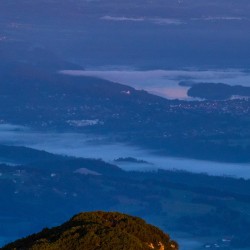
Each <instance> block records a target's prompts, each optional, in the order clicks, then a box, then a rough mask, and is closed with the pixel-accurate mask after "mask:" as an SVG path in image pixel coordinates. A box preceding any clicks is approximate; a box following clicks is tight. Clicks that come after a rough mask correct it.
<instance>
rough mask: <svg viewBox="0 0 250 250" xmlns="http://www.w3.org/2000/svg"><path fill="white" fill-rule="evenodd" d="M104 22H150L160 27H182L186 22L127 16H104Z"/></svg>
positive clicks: (172, 19)
mask: <svg viewBox="0 0 250 250" xmlns="http://www.w3.org/2000/svg"><path fill="white" fill-rule="evenodd" d="M101 19H102V20H106V21H113V22H150V23H154V24H158V25H180V24H184V22H183V21H182V20H180V19H174V18H160V17H156V18H145V17H125V16H103V17H101Z"/></svg>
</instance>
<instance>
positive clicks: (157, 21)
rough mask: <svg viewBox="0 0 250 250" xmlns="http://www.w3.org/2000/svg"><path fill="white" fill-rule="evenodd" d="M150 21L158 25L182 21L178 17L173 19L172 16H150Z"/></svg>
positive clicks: (181, 22) (175, 23) (174, 23)
mask: <svg viewBox="0 0 250 250" xmlns="http://www.w3.org/2000/svg"><path fill="white" fill-rule="evenodd" d="M150 21H151V22H153V23H155V24H160V25H181V24H184V22H183V21H182V20H180V19H173V18H152V19H150Z"/></svg>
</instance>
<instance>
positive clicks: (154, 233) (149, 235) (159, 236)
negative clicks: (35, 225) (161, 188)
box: [2, 212, 178, 250]
mask: <svg viewBox="0 0 250 250" xmlns="http://www.w3.org/2000/svg"><path fill="white" fill-rule="evenodd" d="M10 249H16V250H18V249H22V250H24V249H33V250H35V249H36V250H38V249H40V250H42V249H47V250H49V249H51V250H52V249H61V250H64V249H65V250H68V249H71V250H77V249H86V250H87V249H91V250H95V249H102V250H108V249H109V250H111V249H116V250H120V249H126V250H140V249H141V250H150V249H160V250H170V249H172V250H174V249H178V245H177V243H176V242H174V241H171V240H170V238H169V236H168V235H167V234H164V233H163V232H162V231H161V230H159V229H158V228H156V227H154V226H152V225H149V224H146V222H145V221H143V220H142V219H140V218H137V217H132V216H128V215H125V214H120V213H114V212H112V213H108V212H88V213H81V214H78V215H76V216H74V217H73V218H72V219H71V220H69V221H68V222H66V223H64V224H63V225H61V226H58V227H55V228H52V229H44V230H43V231H41V232H40V233H38V234H34V235H31V236H29V237H27V238H25V239H21V240H17V241H15V242H13V243H11V244H9V245H7V246H5V247H3V248H2V250H10Z"/></svg>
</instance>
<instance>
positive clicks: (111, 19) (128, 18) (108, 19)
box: [101, 16, 145, 22]
mask: <svg viewBox="0 0 250 250" xmlns="http://www.w3.org/2000/svg"><path fill="white" fill-rule="evenodd" d="M101 19H102V20H106V21H114V22H124V21H125V22H126V21H130V22H143V21H145V19H144V18H142V17H138V18H136V17H125V16H122V17H115V16H103V17H101Z"/></svg>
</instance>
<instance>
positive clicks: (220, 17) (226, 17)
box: [191, 16, 246, 21]
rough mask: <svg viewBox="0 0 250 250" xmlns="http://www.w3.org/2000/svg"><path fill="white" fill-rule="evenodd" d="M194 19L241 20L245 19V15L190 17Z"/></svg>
mask: <svg viewBox="0 0 250 250" xmlns="http://www.w3.org/2000/svg"><path fill="white" fill-rule="evenodd" d="M191 20H194V21H242V20H246V18H245V17H236V16H208V17H201V18H191Z"/></svg>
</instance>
